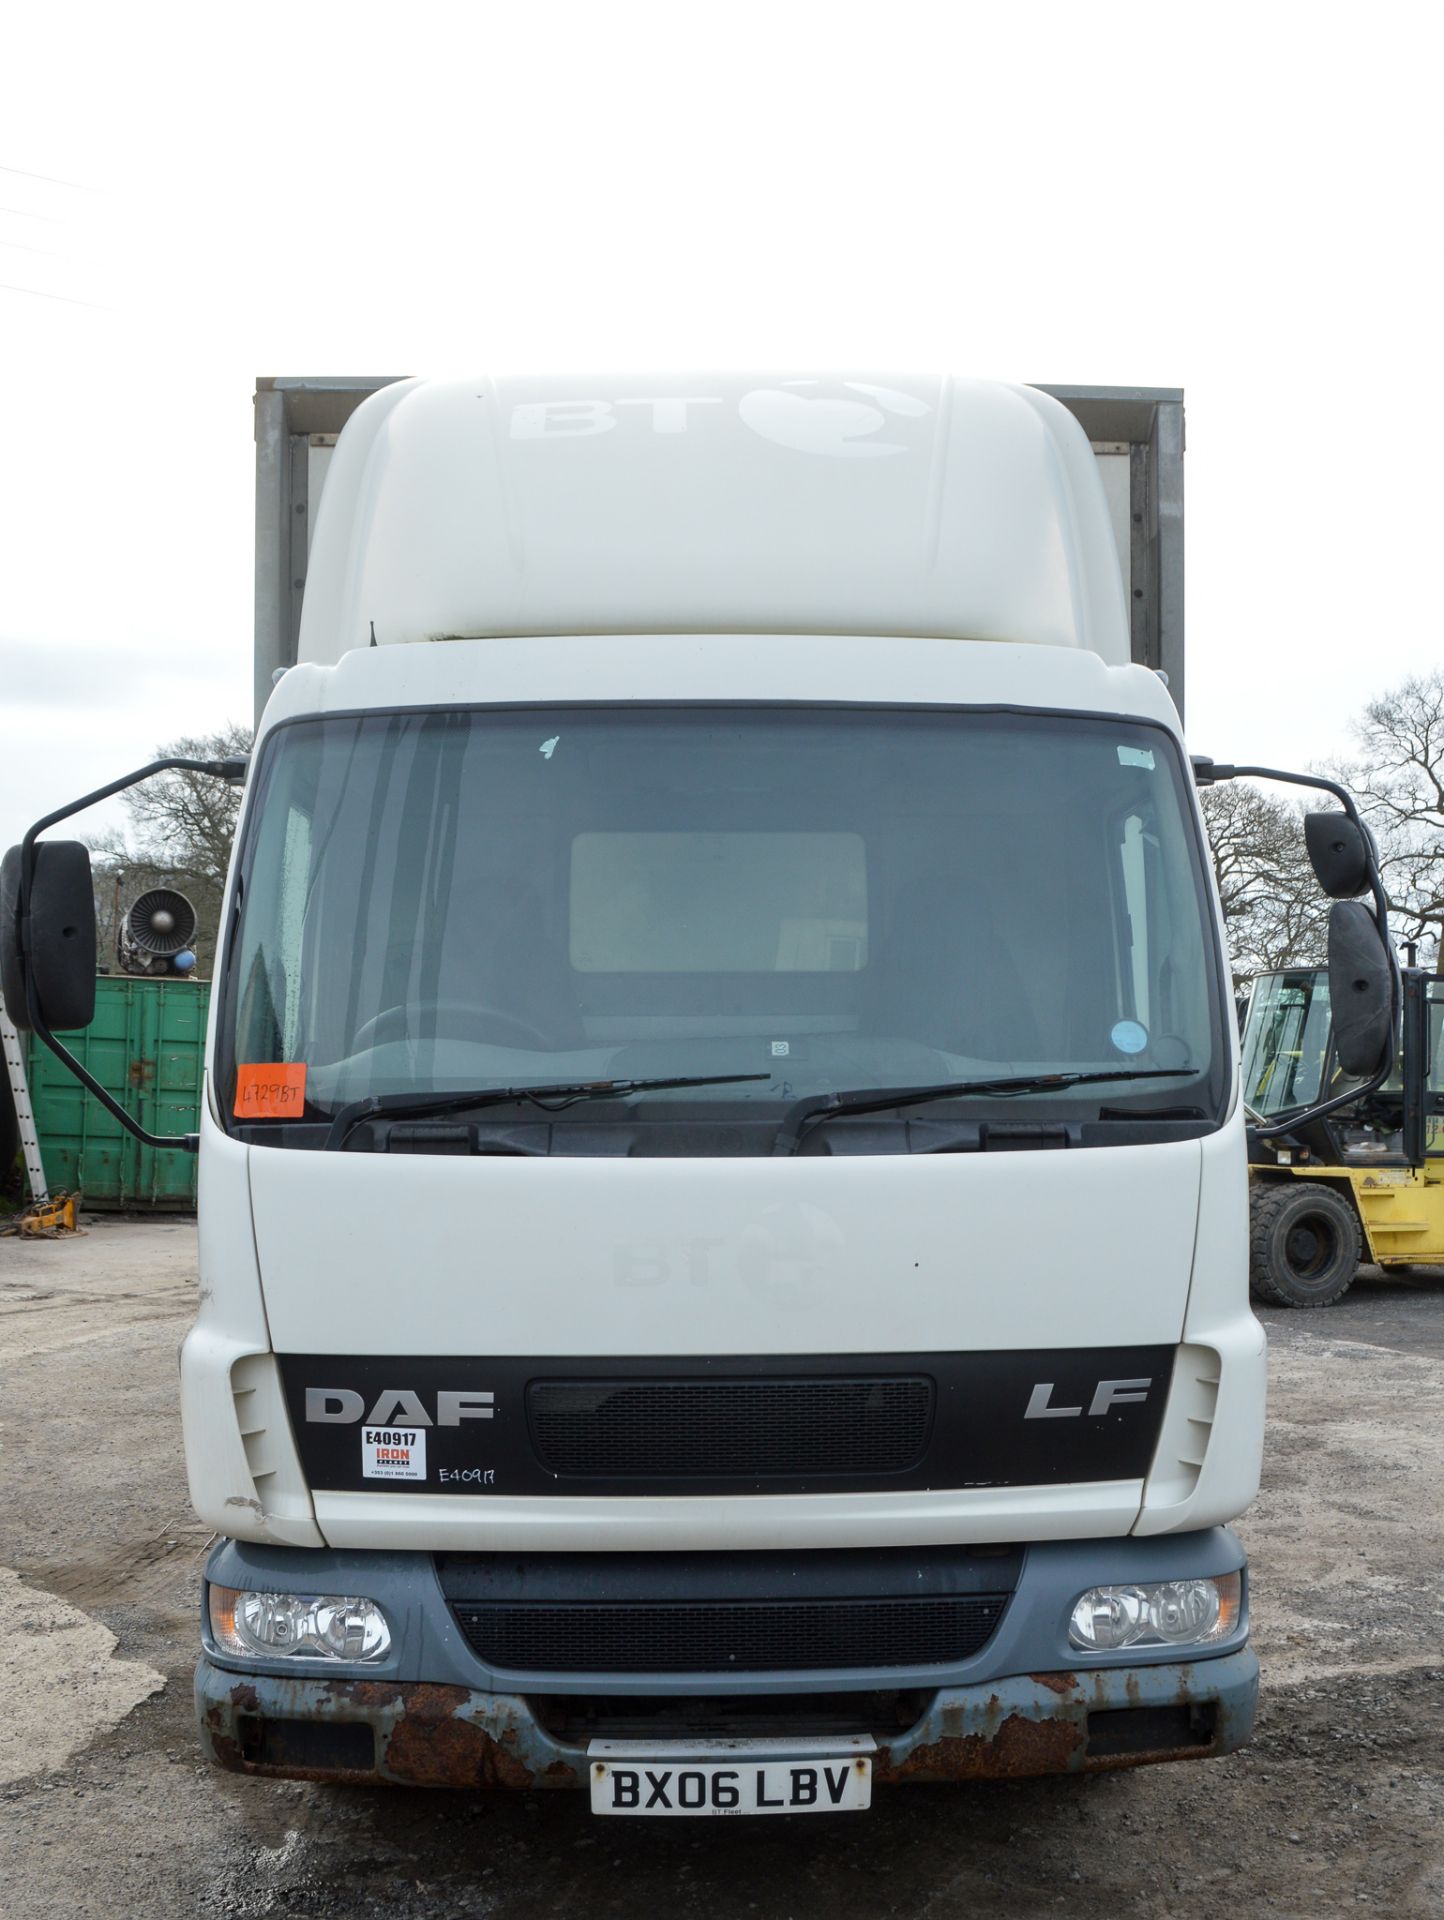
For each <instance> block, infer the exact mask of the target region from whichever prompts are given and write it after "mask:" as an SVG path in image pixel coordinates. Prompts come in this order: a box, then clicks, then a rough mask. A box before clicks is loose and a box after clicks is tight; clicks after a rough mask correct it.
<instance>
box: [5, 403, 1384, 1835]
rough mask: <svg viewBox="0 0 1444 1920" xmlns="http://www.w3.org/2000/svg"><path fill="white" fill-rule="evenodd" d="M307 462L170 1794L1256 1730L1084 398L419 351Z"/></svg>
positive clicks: (1004, 1769) (716, 1791)
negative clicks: (443, 371) (304, 545)
mask: <svg viewBox="0 0 1444 1920" xmlns="http://www.w3.org/2000/svg"><path fill="white" fill-rule="evenodd" d="M274 453H275V449H274V448H272V449H270V451H269V452H268V451H267V450H266V449H265V448H264V447H263V456H264V457H265V458H271V457H272V456H273V455H274ZM325 453H326V457H327V460H328V463H329V468H328V472H327V476H326V484H325V492H324V494H323V496H322V499H321V506H320V512H319V514H318V515H317V516H316V518H315V522H314V526H313V527H308V530H307V539H308V546H309V552H308V572H307V575H306V580H305V594H304V604H303V606H302V608H301V613H300V624H299V633H298V635H297V639H296V646H295V661H294V663H293V664H290V663H280V667H279V670H278V671H277V672H276V674H275V684H274V688H273V689H272V690H271V691H270V692H269V697H268V699H267V701H266V705H265V709H264V713H263V715H262V718H261V723H260V728H259V733H258V738H257V742H256V749H255V753H254V756H253V759H252V762H251V765H250V769H249V774H248V778H247V791H246V796H245V801H244V806H243V810H242V817H241V823H240V828H239V832H238V838H237V844H236V849H235V855H234V861H233V870H232V875H231V882H230V890H229V895H228V899H227V904H226V909H225V916H226V917H225V926H224V929H223V935H222V945H221V952H220V956H219V960H218V966H217V981H216V988H215V993H214V999H213V1007H212V1026H211V1032H210V1038H209V1057H208V1082H207V1086H208V1092H207V1101H206V1107H205V1111H204V1113H203V1115H202V1119H201V1124H200V1134H199V1140H198V1143H197V1144H198V1148H199V1153H200V1162H201V1170H200V1194H201V1224H200V1247H201V1283H202V1294H201V1305H200V1309H199V1312H198V1316H197V1320H196V1325H195V1328H194V1330H193V1331H192V1333H191V1334H190V1336H189V1338H188V1339H187V1341H186V1344H185V1348H184V1352H183V1355H182V1403H183V1418H184V1425H185V1437H186V1454H187V1461H188V1467H189V1473H190V1484H191V1493H192V1499H193V1501H194V1504H195V1507H196V1510H197V1512H198V1514H199V1515H200V1517H201V1518H202V1519H203V1520H204V1521H206V1522H207V1523H208V1524H210V1525H211V1526H213V1527H214V1528H215V1529H216V1531H217V1533H218V1534H219V1535H220V1536H222V1537H221V1540H220V1543H219V1544H218V1546H217V1547H216V1549H215V1551H214V1552H213V1554H212V1555H211V1558H210V1561H209V1563H208V1566H207V1570H206V1583H205V1599H204V1609H203V1620H202V1641H203V1654H202V1658H201V1661H200V1665H199V1668H198V1673H197V1683H196V1685H197V1706H198V1714H199V1721H200V1726H201V1730H202V1736H203V1739H204V1741H205V1744H206V1746H207V1749H208V1751H209V1753H210V1754H211V1756H212V1757H213V1758H214V1759H215V1760H216V1761H217V1762H219V1763H220V1764H222V1765H224V1766H227V1767H232V1768H235V1769H238V1770H240V1771H243V1772H250V1773H257V1774H288V1773H304V1774H306V1775H308V1776H310V1777H317V1776H321V1777H329V1778H337V1779H368V1780H391V1781H398V1782H405V1783H412V1784H438V1785H440V1784H448V1785H534V1786H539V1787H540V1786H565V1787H580V1788H586V1789H588V1790H589V1791H590V1793H591V1796H592V1805H593V1807H594V1809H595V1810H596V1811H597V1812H599V1813H611V1814H636V1813H668V1812H710V1813H733V1812H772V1811H798V1812H801V1811H823V1810H826V1809H827V1808H829V1807H838V1808H858V1807H861V1806H864V1805H866V1804H867V1800H868V1797H869V1796H870V1793H871V1790H872V1786H873V1784H874V1783H877V1782H887V1781H901V1780H935V1779H959V1778H975V1777H983V1776H1000V1775H1021V1774H1026V1773H1035V1772H1048V1771H1063V1770H1073V1771H1077V1770H1083V1769H1096V1768H1102V1767H1116V1766H1120V1765H1130V1764H1136V1763H1138V1762H1140V1761H1145V1760H1158V1759H1173V1758H1181V1757H1206V1756H1208V1755H1212V1754H1219V1753H1226V1752H1229V1751H1231V1750H1233V1749H1234V1748H1235V1747H1237V1746H1239V1745H1240V1744H1241V1743H1242V1742H1243V1741H1245V1740H1246V1739H1247V1737H1248V1734H1249V1730H1250V1727H1251V1724H1252V1718H1253V1712H1254V1702H1255V1696H1256V1691H1257V1663H1256V1661H1255V1659H1254V1656H1253V1654H1252V1652H1251V1651H1250V1650H1249V1647H1248V1581H1247V1569H1246V1565H1245V1559H1244V1554H1243V1551H1242V1548H1241V1547H1240V1544H1239V1542H1238V1540H1237V1538H1236V1537H1235V1536H1234V1534H1233V1533H1232V1532H1231V1531H1230V1530H1229V1525H1228V1523H1229V1522H1230V1521H1231V1520H1233V1519H1234V1518H1236V1517H1237V1516H1238V1515H1239V1514H1240V1513H1241V1512H1242V1511H1243V1509H1244V1508H1245V1507H1246V1506H1247V1505H1248V1503H1249V1501H1250V1500H1251V1498H1252V1496H1253V1494H1254V1491H1255V1489H1256V1487H1257V1483H1258V1474H1259V1464H1260V1454H1261V1446H1262V1434H1263V1412H1264V1386H1265V1356H1264V1339H1263V1333H1262V1330H1261V1328H1260V1326H1259V1324H1258V1322H1257V1320H1256V1319H1255V1318H1254V1316H1253V1313H1252V1311H1251V1309H1250V1305H1249V1292H1248V1245H1247V1240H1248V1208H1247V1186H1246V1177H1245V1167H1246V1145H1245V1116H1244V1109H1243V1103H1242V1101H1241V1099H1240V1088H1239V1062H1238V1043H1237V1035H1236V1029H1235V1022H1234V1019H1233V1012H1232V1004H1231V998H1230V995H1229V991H1228V971H1227V967H1226V964H1225V957H1224V951H1223V942H1222V935H1221V920H1220V915H1219V911H1218V904H1217V899H1216V894H1215V890H1214V886H1213V881H1212V878H1211V873H1210V867H1209V861H1208V857H1207V848H1206V841H1205V836H1204V831H1203V826H1202V820H1201V816H1200V812H1199V807H1198V802H1197V798H1196V794H1195V779H1194V770H1193V769H1192V768H1191V766H1190V761H1189V757H1188V754H1187V752H1186V749H1185V746H1184V741H1183V737H1182V731H1181V723H1180V719H1179V714H1178V709H1177V706H1176V704H1175V700H1174V698H1173V697H1172V695H1171V692H1170V688H1169V687H1168V686H1167V685H1166V684H1165V682H1164V679H1163V678H1162V677H1160V675H1159V673H1158V672H1156V671H1154V670H1153V668H1152V667H1151V666H1150V665H1148V664H1143V663H1140V662H1139V661H1137V660H1136V659H1135V658H1134V652H1135V647H1134V638H1135V632H1134V627H1133V622H1132V618H1131V614H1130V604H1129V601H1128V600H1126V599H1125V595H1124V590H1123V585H1122V581H1121V578H1120V571H1119V552H1120V542H1119V538H1118V537H1117V535H1116V532H1115V520H1116V518H1117V516H1116V514H1115V515H1114V516H1113V517H1112V518H1111V517H1110V501H1109V497H1108V495H1107V494H1106V493H1105V488H1104V484H1103V483H1102V482H1101V481H1100V477H1099V468H1098V464H1097V461H1096V460H1095V456H1094V450H1093V449H1092V448H1091V447H1090V444H1089V437H1088V434H1087V433H1085V431H1084V429H1083V427H1082V426H1080V424H1079V421H1078V419H1077V418H1076V417H1075V415H1074V413H1073V412H1072V411H1070V410H1069V408H1068V407H1067V406H1065V405H1064V404H1062V403H1061V402H1060V401H1059V400H1058V399H1056V398H1054V397H1053V396H1051V395H1049V394H1046V393H1043V392H1041V391H1039V390H1037V389H1033V388H1026V387H1007V386H999V385H994V384H990V383H986V382H970V381H964V380H956V379H951V378H932V379H924V378H916V377H902V376H892V375H879V374H858V375H853V376H847V377H846V378H832V377H823V376H812V375H808V376H796V375H791V374H775V373H774V374H763V375H756V376H751V377H745V378H744V377H739V376H725V377H719V376H685V377H677V376H667V377H665V378H656V377H654V378H651V379H637V378H632V379H618V378H612V379H608V380H586V381H583V380H575V379H571V380H550V381H540V380H512V381H493V380H469V381H441V382H436V381H402V382H397V383H393V384H390V385H387V386H385V387H383V388H382V389H381V390H379V391H378V392H376V393H374V394H372V395H371V396H370V397H368V398H366V399H365V400H364V402H363V403H362V404H361V405H360V406H359V407H358V408H357V409H356V410H355V412H354V414H353V415H352V417H351V418H350V420H349V423H348V424H347V425H346V427H345V429H344V431H343V432H342V433H341V435H340V438H339V441H338V442H337V443H336V445H335V446H334V448H330V447H327V448H326V449H325ZM1130 471H1132V472H1134V473H1135V475H1136V472H1137V468H1136V465H1130ZM1124 498H1125V500H1127V499H1129V498H1130V496H1128V495H1127V493H1126V492H1125V495H1124ZM1115 504H1116V503H1115ZM1155 511H1156V502H1155ZM1143 517H1144V516H1143V514H1142V513H1141V512H1140V513H1139V515H1138V518H1139V520H1142V518H1143ZM1131 520H1132V516H1131V515H1126V516H1125V518H1124V532H1123V536H1122V538H1123V541H1124V543H1125V545H1126V543H1127V541H1128V539H1129V537H1130V536H1129V533H1128V526H1129V524H1130V522H1131ZM1135 591H1138V592H1141V591H1142V589H1141V588H1140V589H1135ZM42 824H45V823H42ZM28 844H29V843H27V845H28ZM27 857H28V856H27ZM32 864H33V863H32ZM23 871H29V869H23ZM22 884H28V883H24V882H23V883H22ZM1364 911H1365V910H1364V909H1363V908H1359V909H1358V912H1360V913H1364ZM22 919H23V912H22ZM658 1780H660V1782H661V1784H660V1785H658V1784H657V1782H658Z"/></svg>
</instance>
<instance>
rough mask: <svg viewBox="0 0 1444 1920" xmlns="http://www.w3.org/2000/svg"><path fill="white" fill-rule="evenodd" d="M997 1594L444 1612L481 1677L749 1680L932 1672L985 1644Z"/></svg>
mask: <svg viewBox="0 0 1444 1920" xmlns="http://www.w3.org/2000/svg"><path fill="white" fill-rule="evenodd" d="M1007 1599H1008V1596H1007V1595H1006V1594H1005V1593H975V1594H964V1595H947V1596H939V1597H937V1598H930V1599H897V1600H891V1599H883V1600H809V1601H800V1602H791V1603H788V1602H780V1603H761V1602H749V1601H731V1602H726V1603H708V1602H693V1603H687V1604H684V1605H672V1606H655V1605H633V1606H608V1605H605V1604H599V1603H589V1604H586V1605H581V1606H547V1605H536V1604H532V1605H525V1606H495V1605H486V1604H481V1605H467V1604H466V1603H461V1604H458V1605H456V1606H455V1608H454V1611H455V1614H456V1619H457V1623H458V1625H459V1626H460V1627H461V1630H462V1632H463V1633H464V1634H465V1635H466V1638H467V1640H468V1642H469V1643H470V1645H471V1647H472V1649H473V1651H474V1652H476V1653H477V1654H479V1655H480V1656H481V1658H482V1659H483V1660H485V1661H486V1663H487V1664H488V1666H492V1667H500V1668H507V1669H512V1670H516V1671H530V1672H536V1673H583V1672H586V1673H760V1672H803V1671H818V1670H820V1669H823V1668H843V1667H914V1666H933V1665H940V1664H943V1663H947V1662H953V1661H958V1660H965V1659H967V1658H968V1657H969V1656H970V1655H971V1654H974V1653H976V1652H978V1650H979V1649H980V1648H981V1647H982V1646H984V1645H985V1644H986V1642H987V1641H988V1639H989V1637H990V1636H991V1634H992V1632H993V1629H994V1628H995V1627H996V1626H997V1624H998V1620H999V1618H1000V1617H1001V1615H1002V1611H1003V1608H1004V1606H1005V1605H1006V1604H1007Z"/></svg>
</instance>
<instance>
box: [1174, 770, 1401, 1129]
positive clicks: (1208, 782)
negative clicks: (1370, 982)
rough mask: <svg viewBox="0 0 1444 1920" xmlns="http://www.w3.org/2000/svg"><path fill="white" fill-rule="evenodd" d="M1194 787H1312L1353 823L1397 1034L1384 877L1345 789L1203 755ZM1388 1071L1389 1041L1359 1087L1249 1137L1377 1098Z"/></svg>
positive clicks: (1395, 975)
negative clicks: (1385, 959) (1257, 783)
mask: <svg viewBox="0 0 1444 1920" xmlns="http://www.w3.org/2000/svg"><path fill="white" fill-rule="evenodd" d="M1193 778H1194V783H1195V785H1197V786H1200V787H1211V786H1213V785H1214V784H1215V782H1217V781H1219V780H1279V781H1282V782H1283V783H1284V785H1286V786H1290V787H1317V788H1319V789H1321V790H1322V791H1323V792H1324V793H1331V794H1332V795H1333V796H1334V798H1335V799H1336V800H1337V801H1338V803H1339V805H1340V806H1341V807H1342V808H1343V810H1344V812H1345V813H1346V814H1347V815H1348V816H1349V818H1350V819H1351V820H1352V821H1353V823H1354V825H1355V826H1356V827H1357V828H1358V829H1359V832H1360V834H1361V835H1362V836H1363V841H1364V847H1365V851H1366V852H1367V854H1368V858H1369V892H1370V893H1371V894H1372V895H1373V898H1374V919H1375V920H1376V921H1377V923H1378V926H1379V937H1380V939H1381V940H1382V941H1383V945H1384V951H1385V953H1386V954H1387V955H1388V956H1389V974H1390V978H1391V980H1392V982H1393V985H1392V987H1391V988H1390V994H1391V1003H1392V1004H1391V1013H1390V1027H1389V1031H1390V1033H1391V1034H1394V1033H1397V1032H1398V1028H1399V1013H1400V1008H1401V1006H1402V1004H1403V998H1404V987H1403V976H1402V975H1401V973H1400V971H1399V956H1398V954H1397V953H1395V951H1394V942H1393V941H1392V940H1391V939H1390V938H1389V896H1388V895H1387V894H1386V893H1385V891H1384V876H1383V874H1381V873H1380V871H1379V861H1378V856H1377V854H1376V853H1375V850H1374V836H1373V834H1372V833H1370V831H1369V829H1368V827H1367V826H1366V825H1365V823H1364V819H1363V816H1362V815H1361V814H1360V812H1359V807H1358V802H1357V801H1356V800H1355V799H1354V796H1353V794H1351V793H1350V792H1349V790H1348V788H1347V787H1342V786H1340V785H1339V783H1338V781H1337V780H1328V779H1325V777H1324V776H1323V774H1321V773H1286V772H1285V771H1284V770H1283V769H1282V768H1281V767H1235V766H1229V765H1227V764H1226V763H1224V762H1222V761H1214V760H1210V759H1209V758H1208V757H1207V756H1206V755H1204V754H1195V755H1194V756H1193ZM1393 1070H1394V1046H1393V1042H1392V1040H1391V1041H1390V1044H1389V1047H1388V1050H1387V1052H1386V1053H1385V1055H1384V1064H1383V1065H1382V1066H1381V1067H1380V1069H1379V1071H1378V1072H1377V1073H1376V1074H1374V1076H1373V1077H1372V1078H1371V1079H1369V1080H1366V1081H1365V1082H1364V1084H1363V1085H1362V1086H1359V1087H1350V1089H1349V1091H1348V1092H1347V1093H1339V1094H1335V1095H1334V1097H1333V1099H1332V1100H1321V1101H1319V1102H1318V1104H1317V1105H1315V1106H1312V1107H1304V1108H1302V1109H1301V1110H1300V1111H1299V1112H1298V1113H1294V1114H1290V1115H1289V1117H1288V1119H1287V1120H1276V1121H1275V1122H1274V1123H1273V1124H1272V1125H1271V1126H1262V1127H1256V1128H1255V1129H1254V1132H1255V1134H1256V1135H1257V1137H1258V1138H1259V1139H1260V1140H1271V1139H1273V1138H1274V1137H1275V1135H1277V1134H1281V1133H1289V1132H1290V1131H1292V1129H1293V1128H1295V1127H1297V1126H1300V1125H1307V1124H1308V1123H1309V1122H1310V1121H1311V1120H1319V1119H1322V1118H1323V1116H1324V1115H1325V1114H1326V1113H1333V1112H1334V1111H1335V1109H1336V1108H1338V1107H1347V1106H1349V1105H1351V1104H1352V1102H1354V1101H1355V1100H1365V1099H1367V1098H1368V1096H1369V1095H1370V1094H1371V1093H1377V1092H1378V1091H1379V1089H1380V1087H1382V1086H1383V1084H1384V1082H1385V1081H1386V1080H1387V1079H1388V1077H1389V1075H1390V1074H1391V1073H1392V1072H1393Z"/></svg>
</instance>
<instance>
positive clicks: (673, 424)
mask: <svg viewBox="0 0 1444 1920" xmlns="http://www.w3.org/2000/svg"><path fill="white" fill-rule="evenodd" d="M726 404H727V403H726V402H725V401H724V400H723V399H722V397H721V396H720V395H717V394H665V395H657V396H649V395H636V396H630V397H628V398H627V399H625V400H528V401H523V402H521V403H520V404H518V405H517V406H515V407H513V408H512V412H511V438H512V439H513V440H549V441H553V442H555V441H558V440H586V439H592V438H594V437H595V436H596V435H598V434H603V433H612V432H614V431H615V430H616V429H617V428H618V427H619V426H624V425H627V424H628V423H635V424H636V425H639V426H641V427H642V428H643V429H644V430H648V429H649V430H650V431H651V432H652V433H654V434H674V433H687V432H689V431H691V430H692V428H693V427H694V426H695V425H696V424H697V422H698V421H699V420H705V419H706V418H707V417H708V415H709V413H710V410H711V409H712V408H714V407H722V406H725V405H726ZM931 412H932V408H931V406H930V405H929V404H928V402H927V401H925V400H920V399H919V398H918V397H917V395H916V394H912V393H903V392H901V391H900V390H899V389H898V388H896V387H880V386H876V385H874V384H873V383H872V382H871V381H866V380H832V381H824V380H819V379H806V380H784V381H783V382H782V383H781V384H780V385H779V386H776V387H757V388H754V389H753V390H752V391H751V392H750V393H744V394H742V395H740V397H739V398H738V400H737V415H738V418H739V419H740V420H741V422H742V424H743V425H744V426H745V427H747V428H748V429H749V430H750V431H751V432H753V433H755V434H756V435H757V436H758V437H759V439H762V440H769V441H771V442H772V444H773V445H774V446H778V447H788V448H790V449H791V450H792V451H793V452H794V453H811V454H821V455H823V456H824V457H827V458H830V459H834V460H878V459H886V458H887V457H888V456H889V455H890V454H895V453H906V452H907V451H908V446H907V444H906V442H905V441H903V440H900V439H898V438H897V437H896V433H897V430H898V428H899V427H901V425H902V423H903V422H904V421H907V420H917V419H921V418H923V417H925V416H926V415H928V414H930V413H931Z"/></svg>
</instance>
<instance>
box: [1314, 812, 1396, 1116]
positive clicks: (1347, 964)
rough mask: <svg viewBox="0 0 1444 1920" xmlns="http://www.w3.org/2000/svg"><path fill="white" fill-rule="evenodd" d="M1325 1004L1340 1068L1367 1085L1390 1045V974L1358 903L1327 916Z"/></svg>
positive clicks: (1380, 942) (1342, 904) (1375, 927)
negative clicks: (1330, 1014) (1330, 1015)
mask: <svg viewBox="0 0 1444 1920" xmlns="http://www.w3.org/2000/svg"><path fill="white" fill-rule="evenodd" d="M1315 817H1316V818H1317V817H1319V816H1315ZM1329 1000H1330V1003H1331V1006H1332V1009H1333V1017H1334V1049H1335V1052H1336V1053H1337V1055H1338V1061H1339V1065H1340V1067H1341V1068H1342V1069H1343V1071H1344V1072H1345V1073H1347V1074H1348V1075H1349V1076H1350V1078H1351V1079H1369V1078H1370V1077H1371V1076H1372V1075H1374V1074H1376V1073H1378V1072H1379V1071H1380V1070H1381V1068H1382V1067H1383V1065H1384V1062H1385V1060H1386V1058H1387V1057H1388V1053H1389V1051H1390V1050H1391V1049H1392V1048H1393V1045H1394V970H1393V967H1392V965H1391V964H1390V958H1389V950H1388V948H1387V947H1386V946H1385V944H1384V936H1383V935H1382V934H1381V932H1380V930H1379V923H1378V921H1377V920H1375V918H1374V916H1373V914H1372V913H1370V911H1369V909H1368V908H1367V907H1366V906H1364V905H1362V903H1361V902H1359V901H1358V900H1340V901H1337V902H1336V903H1335V905H1334V906H1333V907H1331V908H1330V910H1329Z"/></svg>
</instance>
